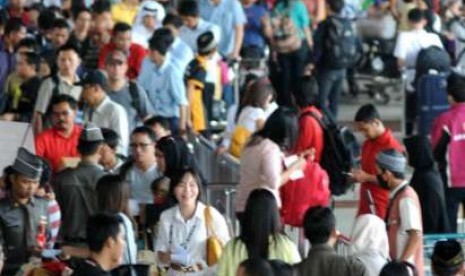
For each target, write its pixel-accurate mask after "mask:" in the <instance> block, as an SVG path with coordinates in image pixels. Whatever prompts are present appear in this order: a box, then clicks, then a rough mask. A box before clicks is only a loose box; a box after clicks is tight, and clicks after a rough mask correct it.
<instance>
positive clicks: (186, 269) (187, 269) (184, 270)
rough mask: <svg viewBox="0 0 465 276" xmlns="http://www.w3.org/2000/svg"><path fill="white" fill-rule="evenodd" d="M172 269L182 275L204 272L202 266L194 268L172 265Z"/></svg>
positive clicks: (197, 265) (198, 265)
mask: <svg viewBox="0 0 465 276" xmlns="http://www.w3.org/2000/svg"><path fill="white" fill-rule="evenodd" d="M170 268H171V269H173V270H176V271H179V272H182V273H193V272H198V271H202V270H203V266H202V264H196V265H192V266H181V265H178V264H173V263H172V264H170Z"/></svg>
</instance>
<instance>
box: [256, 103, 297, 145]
mask: <svg viewBox="0 0 465 276" xmlns="http://www.w3.org/2000/svg"><path fill="white" fill-rule="evenodd" d="M298 136H299V126H298V120H297V113H296V112H295V111H294V110H292V109H290V108H288V107H279V108H278V109H276V111H275V112H273V113H272V114H271V115H270V117H269V118H268V119H267V120H266V123H265V126H264V127H263V128H262V129H261V130H259V131H257V132H255V134H254V135H253V136H252V139H250V142H249V143H248V144H247V146H254V145H256V144H258V143H259V142H260V141H261V139H260V138H268V139H270V140H271V141H273V142H274V143H276V144H277V145H278V146H279V147H280V148H281V149H284V150H291V149H293V148H294V145H295V142H296V140H297V137H298Z"/></svg>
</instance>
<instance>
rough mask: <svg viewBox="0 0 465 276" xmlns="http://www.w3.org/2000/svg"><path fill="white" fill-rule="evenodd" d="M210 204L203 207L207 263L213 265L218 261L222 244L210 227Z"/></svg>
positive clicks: (221, 251)
mask: <svg viewBox="0 0 465 276" xmlns="http://www.w3.org/2000/svg"><path fill="white" fill-rule="evenodd" d="M210 208H211V207H210V206H206V207H205V212H204V215H205V226H206V229H207V265H208V266H213V265H215V264H217V263H218V261H219V260H220V258H221V254H222V253H223V244H222V242H221V241H220V239H218V237H217V236H216V234H215V233H214V231H213V227H212V214H211V211H210Z"/></svg>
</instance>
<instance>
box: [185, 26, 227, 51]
mask: <svg viewBox="0 0 465 276" xmlns="http://www.w3.org/2000/svg"><path fill="white" fill-rule="evenodd" d="M207 31H211V32H212V33H213V35H214V37H215V39H216V40H217V41H220V39H221V31H220V27H219V26H218V25H216V24H213V23H211V22H209V21H206V20H203V19H202V18H199V21H198V23H197V26H196V27H195V28H193V29H191V28H189V27H187V26H182V27H181V28H180V29H179V37H180V38H181V39H182V40H183V41H184V42H186V43H187V45H188V46H189V47H190V48H191V49H192V51H193V52H194V53H197V38H198V37H199V36H200V35H201V34H203V33H205V32H207Z"/></svg>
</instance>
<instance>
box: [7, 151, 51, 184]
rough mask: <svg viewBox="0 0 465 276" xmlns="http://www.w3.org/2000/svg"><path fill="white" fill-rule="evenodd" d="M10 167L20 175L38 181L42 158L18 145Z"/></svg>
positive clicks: (40, 173)
mask: <svg viewBox="0 0 465 276" xmlns="http://www.w3.org/2000/svg"><path fill="white" fill-rule="evenodd" d="M11 169H13V170H14V171H15V172H17V173H19V174H21V175H24V176H26V177H28V178H31V179H34V180H37V181H38V180H40V177H41V175H42V170H43V168H42V160H41V159H40V158H39V157H38V156H36V155H34V154H32V153H31V152H29V151H28V150H27V149H25V148H23V147H20V148H19V149H18V155H17V156H16V159H15V161H14V163H13V165H12V166H11Z"/></svg>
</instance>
